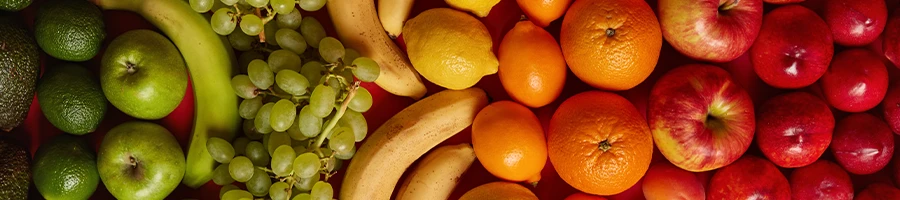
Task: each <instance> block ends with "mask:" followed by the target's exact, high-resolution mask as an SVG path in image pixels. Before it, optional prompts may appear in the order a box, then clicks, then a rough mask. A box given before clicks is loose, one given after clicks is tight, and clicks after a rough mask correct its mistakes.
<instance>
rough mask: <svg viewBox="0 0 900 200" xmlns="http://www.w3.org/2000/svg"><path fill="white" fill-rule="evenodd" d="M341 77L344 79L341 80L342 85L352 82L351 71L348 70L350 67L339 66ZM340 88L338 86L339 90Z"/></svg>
mask: <svg viewBox="0 0 900 200" xmlns="http://www.w3.org/2000/svg"><path fill="white" fill-rule="evenodd" d="M341 77H343V78H344V80H343V84H344V85H350V84H351V83H353V72H350V69H346V68H345V67H341ZM340 90H341V89H340V88H338V91H340Z"/></svg>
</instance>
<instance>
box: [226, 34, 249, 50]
mask: <svg viewBox="0 0 900 200" xmlns="http://www.w3.org/2000/svg"><path fill="white" fill-rule="evenodd" d="M254 41H256V40H255V39H253V37H250V36H249V35H247V34H244V32H243V31H238V32H232V33H231V35H228V42H229V43H231V47H232V48H234V49H237V50H238V51H250V50H252V49H253V42H254Z"/></svg>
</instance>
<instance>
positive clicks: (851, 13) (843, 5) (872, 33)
mask: <svg viewBox="0 0 900 200" xmlns="http://www.w3.org/2000/svg"><path fill="white" fill-rule="evenodd" d="M822 18H823V19H825V23H828V26H829V27H831V34H832V35H834V42H835V43H838V44H840V45H844V46H862V45H866V44H869V43H871V42H872V41H874V40H875V39H876V38H878V35H881V31H883V30H884V25H885V22H887V5H885V4H884V0H826V1H825V5H824V7H823V10H822Z"/></svg>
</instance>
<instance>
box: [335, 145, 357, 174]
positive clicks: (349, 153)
mask: <svg viewBox="0 0 900 200" xmlns="http://www.w3.org/2000/svg"><path fill="white" fill-rule="evenodd" d="M353 154H356V147H355V146H354V147H352V148H350V149H347V150H346V151H343V152H340V151H335V152H334V158H337V159H340V160H350V159H351V158H353ZM338 169H339V168H338Z"/></svg>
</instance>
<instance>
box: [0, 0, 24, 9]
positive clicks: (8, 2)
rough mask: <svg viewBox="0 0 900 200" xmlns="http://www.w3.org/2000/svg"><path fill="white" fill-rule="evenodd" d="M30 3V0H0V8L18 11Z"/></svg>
mask: <svg viewBox="0 0 900 200" xmlns="http://www.w3.org/2000/svg"><path fill="white" fill-rule="evenodd" d="M28 5H31V0H0V10H4V11H20V10H22V9H25V7H28Z"/></svg>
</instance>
